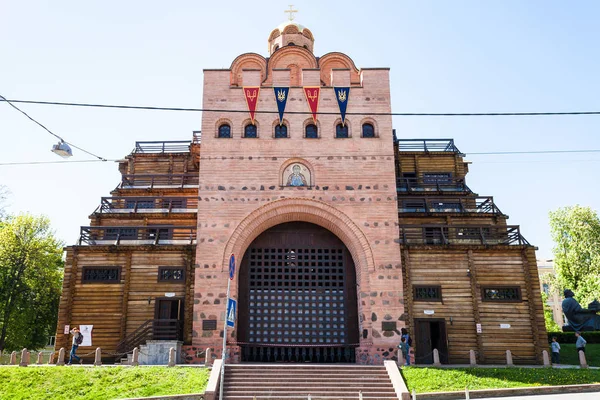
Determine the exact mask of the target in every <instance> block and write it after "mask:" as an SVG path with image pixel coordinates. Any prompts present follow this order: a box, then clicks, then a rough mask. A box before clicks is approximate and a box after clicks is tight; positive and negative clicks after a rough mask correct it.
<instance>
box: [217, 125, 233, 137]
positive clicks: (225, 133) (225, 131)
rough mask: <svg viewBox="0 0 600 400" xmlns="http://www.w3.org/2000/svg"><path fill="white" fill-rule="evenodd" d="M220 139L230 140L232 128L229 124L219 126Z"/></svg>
mask: <svg viewBox="0 0 600 400" xmlns="http://www.w3.org/2000/svg"><path fill="white" fill-rule="evenodd" d="M219 137H220V138H230V137H231V127H230V126H229V125H228V124H223V125H220V126H219Z"/></svg>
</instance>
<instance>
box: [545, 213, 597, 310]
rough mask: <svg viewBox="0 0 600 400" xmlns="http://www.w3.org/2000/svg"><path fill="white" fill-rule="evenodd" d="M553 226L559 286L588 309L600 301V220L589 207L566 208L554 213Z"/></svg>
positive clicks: (551, 220)
mask: <svg viewBox="0 0 600 400" xmlns="http://www.w3.org/2000/svg"><path fill="white" fill-rule="evenodd" d="M550 227H551V230H552V239H553V240H554V244H555V247H554V269H555V271H556V277H557V283H558V285H559V287H560V289H567V288H568V289H571V290H573V292H575V295H576V298H577V300H578V301H579V303H580V304H581V305H582V307H586V306H587V304H588V303H590V302H591V301H593V300H594V299H600V218H599V217H598V214H597V213H596V212H595V211H594V210H592V209H591V208H589V207H581V206H572V207H563V208H559V209H558V210H556V211H554V212H550Z"/></svg>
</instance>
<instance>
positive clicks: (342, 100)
mask: <svg viewBox="0 0 600 400" xmlns="http://www.w3.org/2000/svg"><path fill="white" fill-rule="evenodd" d="M333 91H334V93H335V99H336V100H337V103H338V106H339V107H340V114H341V115H342V125H344V124H345V123H346V108H348V99H349V98H350V88H349V87H336V88H333Z"/></svg>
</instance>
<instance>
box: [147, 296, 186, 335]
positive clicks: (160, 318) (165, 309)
mask: <svg viewBox="0 0 600 400" xmlns="http://www.w3.org/2000/svg"><path fill="white" fill-rule="evenodd" d="M183 315H184V314H183V299H182V298H162V299H156V311H155V322H154V334H153V337H154V339H155V340H175V339H176V340H182V334H183V329H182V327H183Z"/></svg>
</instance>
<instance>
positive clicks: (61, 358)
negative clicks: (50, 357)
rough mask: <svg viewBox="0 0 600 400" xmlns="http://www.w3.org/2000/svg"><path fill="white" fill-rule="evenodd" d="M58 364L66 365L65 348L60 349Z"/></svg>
mask: <svg viewBox="0 0 600 400" xmlns="http://www.w3.org/2000/svg"><path fill="white" fill-rule="evenodd" d="M56 365H65V348H64V347H61V348H60V350H59V351H58V361H57V362H56Z"/></svg>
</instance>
